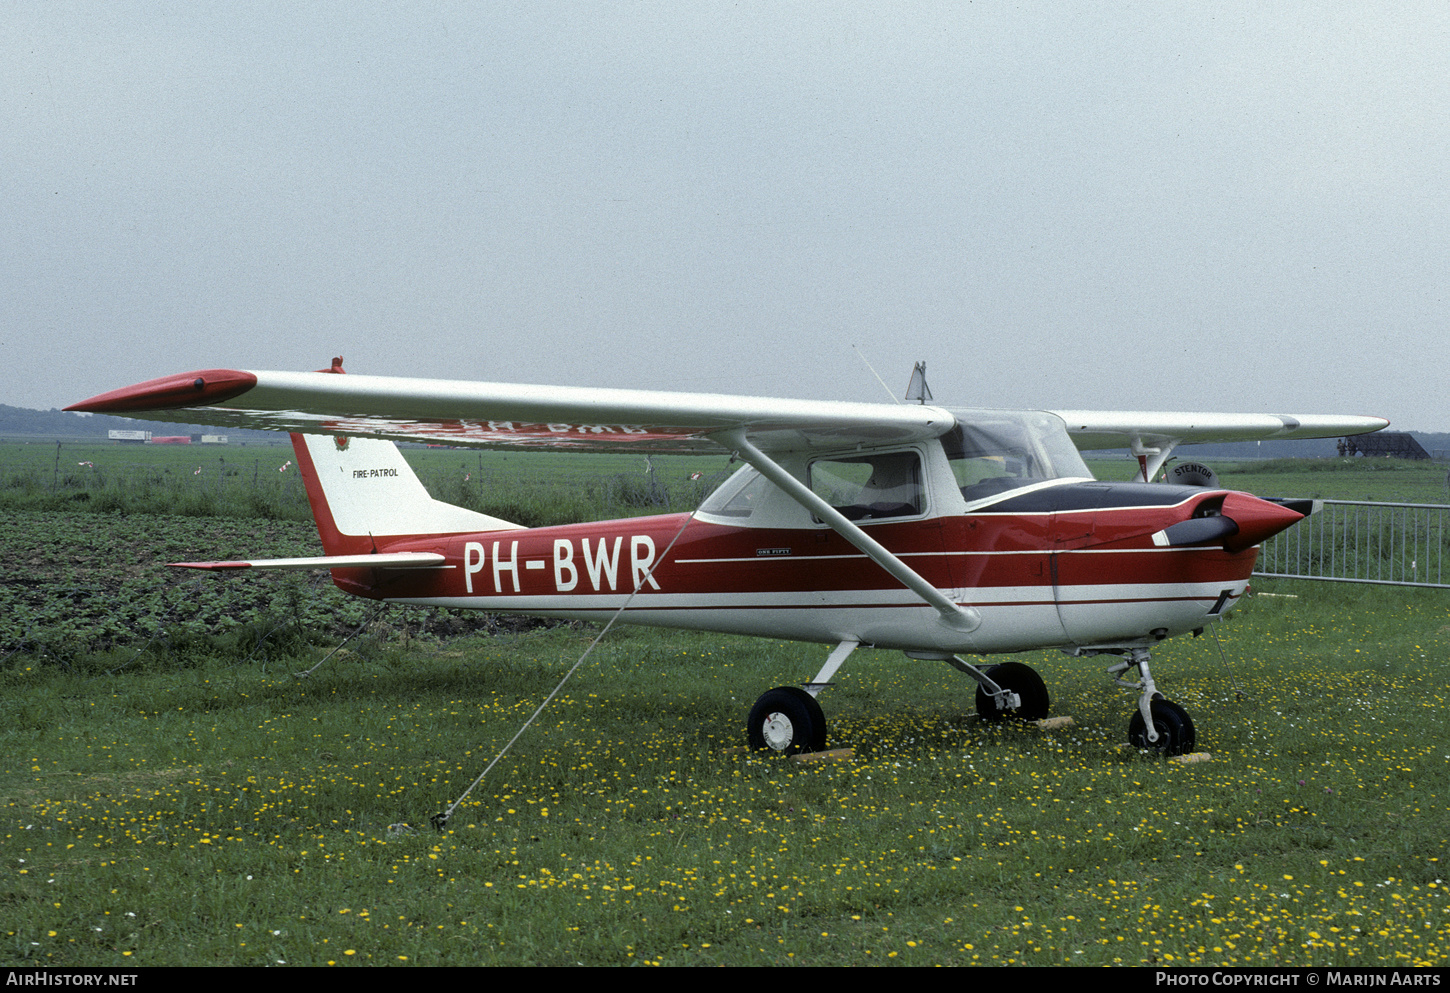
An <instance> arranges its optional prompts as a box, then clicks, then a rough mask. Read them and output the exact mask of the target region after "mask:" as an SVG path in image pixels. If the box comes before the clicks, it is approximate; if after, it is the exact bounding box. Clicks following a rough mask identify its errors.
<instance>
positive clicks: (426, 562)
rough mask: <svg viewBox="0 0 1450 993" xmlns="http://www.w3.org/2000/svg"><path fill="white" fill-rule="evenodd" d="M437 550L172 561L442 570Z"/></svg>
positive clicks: (197, 565) (200, 565) (183, 565)
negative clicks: (216, 560) (230, 560)
mask: <svg viewBox="0 0 1450 993" xmlns="http://www.w3.org/2000/svg"><path fill="white" fill-rule="evenodd" d="M445 561H447V560H446V559H445V558H444V557H443V556H442V555H439V554H438V553H437V552H391V553H388V554H385V555H313V556H309V557H306V558H299V559H244V560H239V561H235V562H172V563H171V567H172V568H173V569H292V570H299V569H441V568H443V567H444V562H445Z"/></svg>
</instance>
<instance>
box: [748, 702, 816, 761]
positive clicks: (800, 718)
mask: <svg viewBox="0 0 1450 993" xmlns="http://www.w3.org/2000/svg"><path fill="white" fill-rule="evenodd" d="M745 729H746V733H747V734H748V735H749V738H750V748H751V750H752V751H770V752H779V753H782V754H786V755H795V754H797V753H799V752H819V751H821V750H823V749H824V748H825V747H826V715H825V714H824V713H823V712H822V711H821V705H820V704H819V703H817V702H816V698H815V697H813V696H811V695H810V694H809V693H807V692H806V691H805V690H803V689H801V688H800V687H798V686H777V687H776V688H775V689H773V690H769V691H767V692H765V693H762V694H761V696H760V699H759V700H756V701H755V706H754V707H751V708H750V717H749V718H747V720H746V728H745Z"/></svg>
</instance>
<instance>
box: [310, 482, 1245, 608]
mask: <svg viewBox="0 0 1450 993" xmlns="http://www.w3.org/2000/svg"><path fill="white" fill-rule="evenodd" d="M309 467H310V464H309ZM309 495H310V494H309ZM314 510H321V511H322V512H320V513H319V514H318V521H319V531H322V532H323V543H324V547H325V548H327V550H328V552H329V553H334V550H333V547H329V541H331V542H333V543H334V544H336V543H338V542H339V541H340V540H343V539H345V536H342V535H339V534H337V531H336V527H335V525H333V524H332V522H331V516H330V514H326V513H325V506H324V507H322V508H318V507H317V506H316V505H314ZM1184 513H1185V512H1184V511H1183V510H1181V509H1178V508H1132V509H1129V510H1105V511H1099V512H1097V513H1096V514H1095V515H1093V517H1092V519H1091V520H1090V521H1088V522H1086V523H1085V522H1084V521H1082V520H1079V519H1077V518H1078V517H1081V516H1082V515H1062V516H1061V517H1060V518H1058V519H1056V520H1055V519H1054V517H1053V515H1050V514H1024V515H1012V516H1007V515H999V516H991V517H986V516H983V517H961V518H945V519H928V520H924V521H909V522H903V523H899V524H879V525H873V526H871V527H870V528H869V531H870V533H871V534H872V536H873V537H875V538H876V539H877V540H878V541H880V542H881V543H882V544H883V545H885V546H886V547H887V548H889V549H891V551H892V552H893V553H894V554H896V555H898V556H900V557H901V558H902V559H903V560H904V561H905V562H906V563H907V564H908V565H910V566H911V568H913V569H914V570H916V571H917V572H918V573H920V574H921V575H922V576H923V577H925V578H926V579H927V581H928V582H930V583H931V584H932V585H934V586H936V587H938V588H940V589H946V590H951V589H959V590H966V591H970V590H972V589H974V588H977V589H980V588H992V589H1002V590H1006V589H1012V588H1018V589H1021V590H1022V591H1023V592H1024V594H1025V593H1026V592H1027V591H1028V590H1036V591H1039V595H1037V596H1034V595H1031V594H1028V595H1026V596H1024V597H1022V598H1021V599H1022V600H1023V602H1034V603H1042V602H1050V601H1051V600H1052V599H1053V587H1054V585H1055V586H1056V587H1057V588H1058V589H1059V590H1065V589H1066V588H1071V587H1078V586H1103V585H1126V584H1147V585H1172V584H1220V585H1223V586H1228V585H1230V584H1232V583H1235V582H1242V581H1244V580H1246V579H1247V578H1248V577H1249V575H1250V574H1251V573H1252V571H1253V565H1254V560H1255V557H1256V551H1255V550H1253V549H1250V550H1248V551H1245V552H1240V553H1237V554H1231V553H1228V552H1225V551H1224V550H1223V549H1222V548H1219V547H1189V548H1157V547H1155V546H1153V544H1152V541H1151V537H1150V536H1151V534H1152V532H1153V531H1156V530H1159V529H1161V528H1162V527H1165V526H1167V525H1168V524H1172V523H1175V522H1176V521H1177V520H1180V519H1182V517H1183V516H1184ZM1130 515H1131V517H1130ZM1120 517H1121V518H1122V520H1121V521H1119V520H1115V518H1120ZM684 521H685V515H683V514H670V515H664V516H659V517H642V518H632V519H624V520H616V521H606V522H600V523H594V524H571V525H563V526H559V527H549V528H533V529H529V530H524V531H505V532H485V533H481V534H472V535H448V536H432V537H430V536H417V537H411V538H389V539H386V545H385V546H384V544H383V543H382V542H383V539H379V547H378V549H377V550H378V551H388V552H393V551H426V552H440V553H442V554H443V555H445V556H446V557H447V559H448V563H449V565H450V566H451V568H447V569H442V570H436V571H429V572H426V573H422V572H409V573H403V572H400V571H391V570H386V569H384V570H372V569H363V570H359V569H348V570H334V577H335V579H336V580H337V581H338V585H339V586H342V587H343V588H344V589H346V590H348V591H349V592H353V593H358V594H360V595H364V596H373V597H389V598H438V597H466V596H471V597H475V598H478V599H479V600H480V603H479V606H481V607H484V606H486V605H487V604H486V601H487V600H488V598H490V597H495V596H506V597H519V596H523V597H527V596H545V595H547V596H560V595H574V596H590V595H597V594H608V593H630V592H632V591H633V589H634V585H635V582H636V581H637V580H638V579H639V578H640V577H641V576H642V574H643V571H644V569H645V568H646V567H648V566H649V565H652V564H654V562H655V561H657V560H658V558H659V556H661V555H663V553H664V550H665V548H666V547H667V546H668V545H669V543H670V541H671V539H673V538H674V537H675V535H676V533H678V532H679V530H680V527H681V525H682V524H683V523H684ZM324 522H325V523H324ZM324 528H325V529H326V531H324ZM1085 528H1086V529H1087V530H1084V529H1085ZM329 531H330V532H331V533H330V534H329V533H327V532H329ZM1129 532H1132V533H1133V534H1135V535H1136V537H1134V538H1131V539H1125V538H1124V537H1123V536H1124V535H1125V534H1127V533H1129ZM1099 536H1101V537H1103V538H1107V539H1110V540H1108V541H1093V540H1092V539H1094V538H1097V537H1099ZM1084 539H1087V540H1088V541H1090V542H1091V543H1090V544H1086V543H1085V542H1084ZM359 543H360V544H362V545H366V546H368V547H363V548H354V547H352V546H353V545H356V544H359ZM346 544H347V545H348V546H349V547H347V548H346V549H342V548H338V550H337V552H336V553H338V554H341V553H344V552H347V553H354V552H358V551H364V552H365V551H370V550H371V547H370V539H356V538H352V539H346ZM495 546H497V548H495ZM653 581H654V584H653V585H650V584H646V585H645V586H644V588H643V589H642V590H641V591H640V596H641V597H643V598H647V597H649V596H650V595H651V594H653V593H655V592H656V591H658V592H660V593H722V594H748V593H798V594H801V596H800V597H799V602H800V604H801V605H803V606H804V605H810V604H811V603H812V602H817V601H813V600H812V597H811V596H810V594H815V595H817V597H818V602H819V603H820V604H821V605H823V606H824V605H826V603H827V600H828V599H829V595H830V594H831V593H834V592H861V591H869V590H900V589H902V587H901V585H900V584H899V583H897V582H896V581H895V580H894V579H891V578H890V577H889V576H887V574H886V573H885V571H884V570H882V569H881V568H880V567H879V566H878V565H876V564H875V563H874V562H872V561H871V560H870V559H868V558H867V557H866V556H865V555H864V554H863V553H861V552H860V551H858V550H857V549H856V548H855V547H854V546H852V545H851V544H850V543H849V542H847V541H846V540H845V539H844V538H843V537H841V536H840V535H839V534H837V533H836V532H834V531H832V530H830V529H828V528H802V529H761V528H742V527H733V526H728V525H720V524H713V523H706V522H703V521H692V522H691V523H690V524H689V525H688V527H686V528H685V531H684V533H683V534H681V535H680V537H679V539H678V540H677V541H676V543H675V545H674V547H673V549H672V550H671V551H670V554H669V557H668V560H667V561H664V562H662V563H660V564H659V565H658V566H657V567H656V568H655V572H654V573H653ZM516 584H517V588H516ZM470 586H471V587H472V588H471V589H470V588H469V587H470ZM656 586H657V587H658V590H656ZM1064 595H1065V596H1066V594H1065V593H1064ZM1067 598H1068V599H1071V598H1070V596H1068V597H1067ZM966 599H967V600H968V601H970V600H971V593H970V592H968V593H967V594H966ZM1014 599H1017V598H1014ZM1170 599H1171V598H1170ZM1188 599H1197V598H1196V597H1192V596H1190V597H1188ZM883 605H884V604H883ZM762 609H764V608H762Z"/></svg>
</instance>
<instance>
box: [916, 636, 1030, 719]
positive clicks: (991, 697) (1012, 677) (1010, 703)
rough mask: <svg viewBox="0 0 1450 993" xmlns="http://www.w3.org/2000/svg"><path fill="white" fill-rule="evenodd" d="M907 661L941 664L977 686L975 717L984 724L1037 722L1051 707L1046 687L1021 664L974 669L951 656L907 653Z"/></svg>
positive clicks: (969, 664) (1008, 663)
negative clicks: (972, 681)
mask: <svg viewBox="0 0 1450 993" xmlns="http://www.w3.org/2000/svg"><path fill="white" fill-rule="evenodd" d="M906 656H907V658H912V659H933V660H936V661H941V662H945V663H946V664H947V665H949V666H951V667H952V668H953V669H955V670H957V671H958V672H963V673H966V674H967V675H968V676H971V677H972V678H973V679H974V680H976V682H977V716H978V717H980V718H982V719H983V720H986V721H1000V720H1003V719H1005V718H1008V717H1015V718H1017V719H1019V720H1024V721H1039V720H1041V719H1042V718H1044V717H1046V716H1047V710H1048V708H1049V707H1050V706H1051V705H1052V701H1051V699H1050V698H1049V697H1048V695H1047V684H1045V683H1044V682H1043V681H1042V677H1041V676H1039V675H1038V674H1037V670H1035V669H1033V668H1032V667H1031V666H1029V665H1023V664H1022V663H1021V662H1003V663H1001V664H999V665H991V666H987V668H985V669H978V668H977V667H976V666H974V665H972V664H971V663H970V662H966V661H964V660H962V659H960V658H958V657H957V656H955V655H948V654H944V653H938V652H907V653H906Z"/></svg>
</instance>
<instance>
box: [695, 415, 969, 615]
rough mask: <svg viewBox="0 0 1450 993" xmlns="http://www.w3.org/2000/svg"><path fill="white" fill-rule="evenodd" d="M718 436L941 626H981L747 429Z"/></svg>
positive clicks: (965, 608)
mask: <svg viewBox="0 0 1450 993" xmlns="http://www.w3.org/2000/svg"><path fill="white" fill-rule="evenodd" d="M717 437H719V438H720V440H721V441H722V442H723V443H724V445H725V447H727V448H730V449H733V450H734V451H735V452H736V453H737V454H739V456H740V457H741V458H742V459H744V460H745V461H746V462H748V463H750V465H751V466H753V467H754V468H755V469H756V470H757V471H758V472H759V473H760V474H761V475H762V476H764V477H765V478H766V479H768V480H770V481H771V482H772V483H774V484H775V485H776V486H778V487H780V488H781V489H782V490H784V491H785V492H786V494H787V495H788V496H789V497H790V498H791V499H792V500H794V501H795V502H796V503H798V504H800V505H801V506H802V507H805V508H806V509H807V510H809V511H810V512H811V513H813V514H815V515H816V516H817V517H818V518H820V519H821V520H823V521H825V522H826V523H827V524H829V525H830V526H831V527H832V529H834V530H835V532H836V533H837V534H839V535H840V536H841V537H843V538H845V539H846V540H847V541H849V542H850V543H851V544H853V545H855V546H856V547H857V548H859V549H860V550H861V551H863V552H865V553H866V556H867V557H868V558H870V559H871V561H873V562H875V563H876V564H877V565H879V566H880V567H881V568H883V569H885V570H886V571H887V572H889V573H890V574H891V575H892V576H894V577H895V578H896V579H898V580H900V582H901V584H902V585H903V586H905V587H906V588H907V589H909V590H911V591H912V592H913V593H915V594H916V595H917V596H919V597H921V598H922V599H923V600H925V601H926V602H927V603H928V604H930V605H931V606H933V607H935V608H936V609H937V611H938V613H940V614H941V618H942V623H944V624H946V625H947V626H948V627H950V628H952V629H953V630H955V631H965V632H967V633H970V632H972V631H975V630H976V629H977V627H978V626H979V625H980V624H981V623H982V615H981V614H979V613H977V611H976V610H974V609H972V608H971V607H967V606H961V605H958V604H957V603H955V602H953V601H952V599H951V598H950V597H948V596H947V595H946V594H945V593H943V592H942V591H941V590H939V589H937V588H936V587H935V586H933V585H931V583H929V582H927V581H926V580H925V579H924V578H923V577H922V576H921V575H920V574H919V573H918V572H916V570H914V569H912V568H911V566H909V565H907V564H906V563H905V562H903V561H901V559H899V558H897V557H896V556H895V555H892V554H891V553H890V552H889V551H887V550H886V548H885V547H884V546H882V545H881V543H880V542H878V541H877V540H876V539H875V538H872V537H871V536H870V535H869V534H867V533H866V532H865V531H862V530H861V528H859V527H858V526H857V525H856V524H855V523H854V522H852V521H850V520H847V518H846V516H845V515H844V514H842V513H841V512H840V511H838V510H837V509H836V508H835V507H832V506H831V505H830V504H829V503H827V502H826V501H825V500H822V499H821V498H820V497H819V496H817V495H816V494H815V493H813V492H812V491H811V490H810V488H809V487H807V486H806V485H805V484H804V483H802V482H801V481H800V480H798V479H796V478H795V477H794V476H792V475H791V474H790V473H789V472H787V471H786V470H785V469H783V468H782V467H781V466H780V465H779V464H777V463H776V462H774V461H772V460H771V458H770V457H769V456H768V455H766V454H765V453H764V452H762V451H761V450H760V449H758V448H756V447H755V446H754V445H752V444H751V443H750V441H749V440H748V439H747V438H746V437H745V429H744V428H732V429H731V430H729V431H724V432H721V434H720V435H718V436H717Z"/></svg>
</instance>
